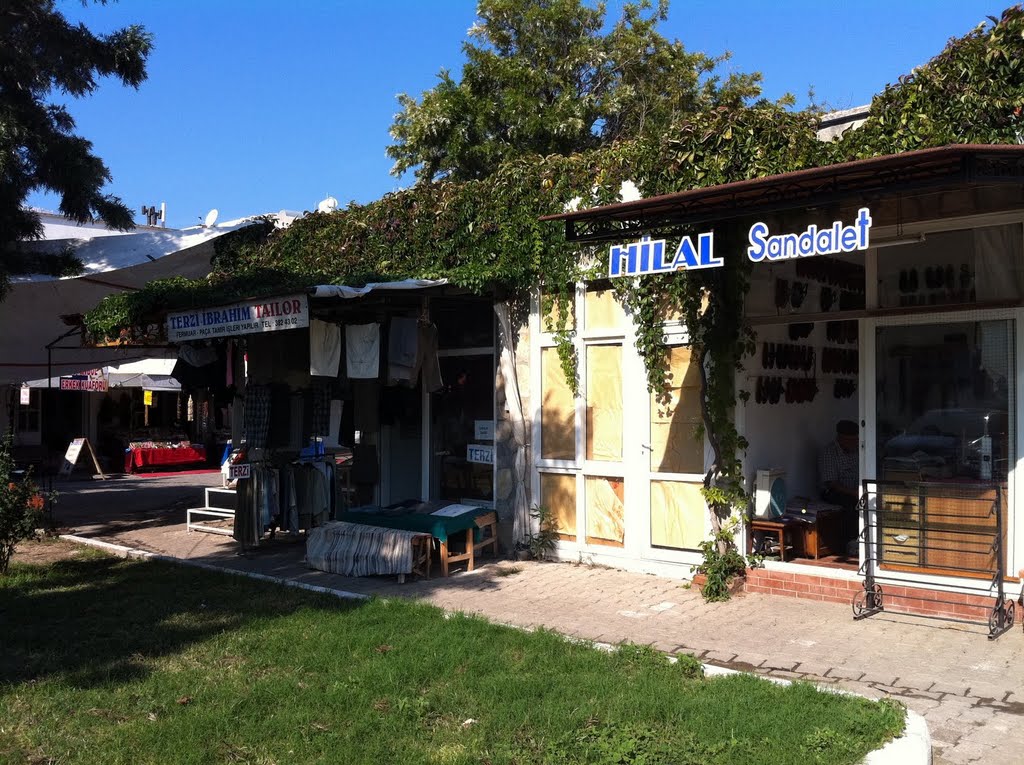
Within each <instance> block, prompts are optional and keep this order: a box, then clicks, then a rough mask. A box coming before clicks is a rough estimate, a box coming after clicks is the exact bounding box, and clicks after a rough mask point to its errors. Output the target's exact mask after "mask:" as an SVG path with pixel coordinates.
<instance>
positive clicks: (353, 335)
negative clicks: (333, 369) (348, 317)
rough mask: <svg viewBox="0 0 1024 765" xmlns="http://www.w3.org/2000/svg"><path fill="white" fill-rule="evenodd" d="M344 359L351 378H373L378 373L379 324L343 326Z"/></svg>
mask: <svg viewBox="0 0 1024 765" xmlns="http://www.w3.org/2000/svg"><path fill="white" fill-rule="evenodd" d="M345 360H346V368H347V370H348V376H349V377H350V378H351V379H353V380H373V379H376V378H377V377H378V376H379V375H380V324H349V325H348V326H346V327H345Z"/></svg>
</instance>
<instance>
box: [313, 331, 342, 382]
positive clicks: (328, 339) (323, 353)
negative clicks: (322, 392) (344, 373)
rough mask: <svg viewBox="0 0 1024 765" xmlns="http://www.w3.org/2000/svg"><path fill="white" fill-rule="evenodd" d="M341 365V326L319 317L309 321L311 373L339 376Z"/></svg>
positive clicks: (322, 375)
mask: <svg viewBox="0 0 1024 765" xmlns="http://www.w3.org/2000/svg"><path fill="white" fill-rule="evenodd" d="M340 365H341V327H339V326H338V325H337V324H330V323H328V322H326V321H320V320H319V319H310V322H309V373H310V374H311V375H313V376H314V377H337V376H338V367H339V366H340Z"/></svg>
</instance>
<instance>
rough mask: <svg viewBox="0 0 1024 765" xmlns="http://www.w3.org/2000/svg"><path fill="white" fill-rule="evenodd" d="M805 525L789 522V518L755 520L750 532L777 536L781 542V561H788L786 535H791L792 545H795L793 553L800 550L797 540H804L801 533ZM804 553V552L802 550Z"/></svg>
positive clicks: (752, 521) (751, 522) (752, 522)
mask: <svg viewBox="0 0 1024 765" xmlns="http://www.w3.org/2000/svg"><path fill="white" fill-rule="evenodd" d="M802 526H803V524H802V523H801V522H800V521H796V520H789V519H788V518H754V519H752V520H751V521H750V531H751V532H755V531H760V532H764V533H768V534H775V535H776V537H777V538H778V540H779V560H781V561H784V560H786V534H787V532H788V533H789V540H790V543H791V544H792V545H793V552H794V554H796V552H797V550H800V545H799V544H798V542H797V539H801V540H802V536H801V534H800V533H799V532H801V531H802ZM801 552H802V550H801Z"/></svg>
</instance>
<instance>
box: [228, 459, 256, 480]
mask: <svg viewBox="0 0 1024 765" xmlns="http://www.w3.org/2000/svg"><path fill="white" fill-rule="evenodd" d="M251 475H252V468H251V467H250V465H249V463H248V462H242V463H240V464H238V465H228V480H229V481H237V480H238V479H239V478H249V477H250V476H251Z"/></svg>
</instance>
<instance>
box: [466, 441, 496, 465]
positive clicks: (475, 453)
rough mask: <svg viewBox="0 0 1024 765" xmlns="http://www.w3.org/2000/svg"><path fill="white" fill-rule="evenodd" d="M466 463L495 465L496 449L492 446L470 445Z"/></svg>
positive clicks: (467, 450) (467, 449) (467, 448)
mask: <svg viewBox="0 0 1024 765" xmlns="http://www.w3.org/2000/svg"><path fill="white" fill-rule="evenodd" d="M466 461H467V462H476V463H478V464H480V465H493V464H494V447H493V446H492V445H491V444H469V445H468V446H466Z"/></svg>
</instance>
